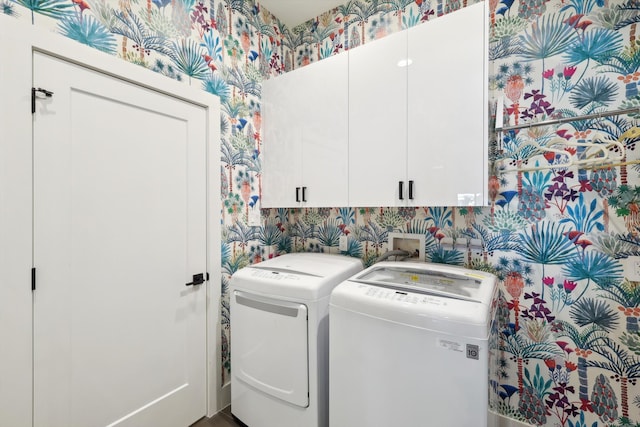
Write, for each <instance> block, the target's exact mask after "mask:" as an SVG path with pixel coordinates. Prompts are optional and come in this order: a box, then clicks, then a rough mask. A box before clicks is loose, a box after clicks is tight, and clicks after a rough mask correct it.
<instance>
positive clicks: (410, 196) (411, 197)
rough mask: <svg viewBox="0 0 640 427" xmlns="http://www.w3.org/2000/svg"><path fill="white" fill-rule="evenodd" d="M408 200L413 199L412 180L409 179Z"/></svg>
mask: <svg viewBox="0 0 640 427" xmlns="http://www.w3.org/2000/svg"><path fill="white" fill-rule="evenodd" d="M409 200H413V181H409Z"/></svg>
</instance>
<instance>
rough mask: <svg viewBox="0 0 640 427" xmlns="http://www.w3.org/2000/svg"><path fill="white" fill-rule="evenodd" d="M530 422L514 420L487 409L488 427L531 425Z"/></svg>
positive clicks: (522, 426) (526, 426)
mask: <svg viewBox="0 0 640 427" xmlns="http://www.w3.org/2000/svg"><path fill="white" fill-rule="evenodd" d="M531 426H532V425H531V424H527V423H523V422H522V421H518V420H514V419H513V418H508V417H505V416H504V415H500V414H497V413H495V412H493V411H489V427H531Z"/></svg>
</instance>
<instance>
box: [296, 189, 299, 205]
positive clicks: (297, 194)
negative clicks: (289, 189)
mask: <svg viewBox="0 0 640 427" xmlns="http://www.w3.org/2000/svg"><path fill="white" fill-rule="evenodd" d="M299 201H300V187H296V202H299Z"/></svg>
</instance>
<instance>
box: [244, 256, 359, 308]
mask: <svg viewBox="0 0 640 427" xmlns="http://www.w3.org/2000/svg"><path fill="white" fill-rule="evenodd" d="M362 268H363V266H362V261H361V260H360V259H357V258H352V257H348V256H343V255H330V254H320V253H307V252H304V253H293V254H285V255H281V256H279V257H276V258H273V259H270V260H266V261H263V262H260V263H257V264H253V265H250V266H247V267H245V268H243V269H241V270H239V271H237V272H236V273H235V274H234V275H233V277H232V278H231V285H232V286H233V287H235V288H236V289H244V290H251V291H254V292H259V293H262V294H264V295H278V296H284V297H289V298H296V299H305V300H316V299H319V298H322V297H325V296H328V295H329V294H330V293H331V291H332V290H333V288H334V287H335V286H336V285H337V284H338V283H340V282H342V281H343V280H345V279H347V278H349V277H351V276H353V275H354V274H356V273H358V272H359V271H362Z"/></svg>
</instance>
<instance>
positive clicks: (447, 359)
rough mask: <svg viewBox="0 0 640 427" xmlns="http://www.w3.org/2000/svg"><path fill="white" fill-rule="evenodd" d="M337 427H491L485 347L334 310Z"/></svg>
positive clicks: (333, 412) (332, 382)
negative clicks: (488, 420)
mask: <svg viewBox="0 0 640 427" xmlns="http://www.w3.org/2000/svg"><path fill="white" fill-rule="evenodd" d="M329 324H330V333H329V339H330V343H329V349H330V350H329V351H330V358H329V366H330V378H329V396H330V397H329V399H330V402H329V407H330V411H329V417H330V422H329V424H330V425H331V427H355V426H366V427H388V426H438V427H460V426H474V427H486V426H487V410H488V398H489V397H488V380H487V373H488V361H487V340H477V339H472V338H464V337H460V336H455V335H450V334H444V333H441V332H438V331H434V330H427V329H421V328H415V327H412V326H407V325H403V324H401V323H397V322H392V321H388V320H386V319H380V318H376V317H372V316H370V315H369V314H366V313H357V312H353V311H349V310H344V309H342V308H340V307H335V306H333V305H331V306H330V313H329Z"/></svg>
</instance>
